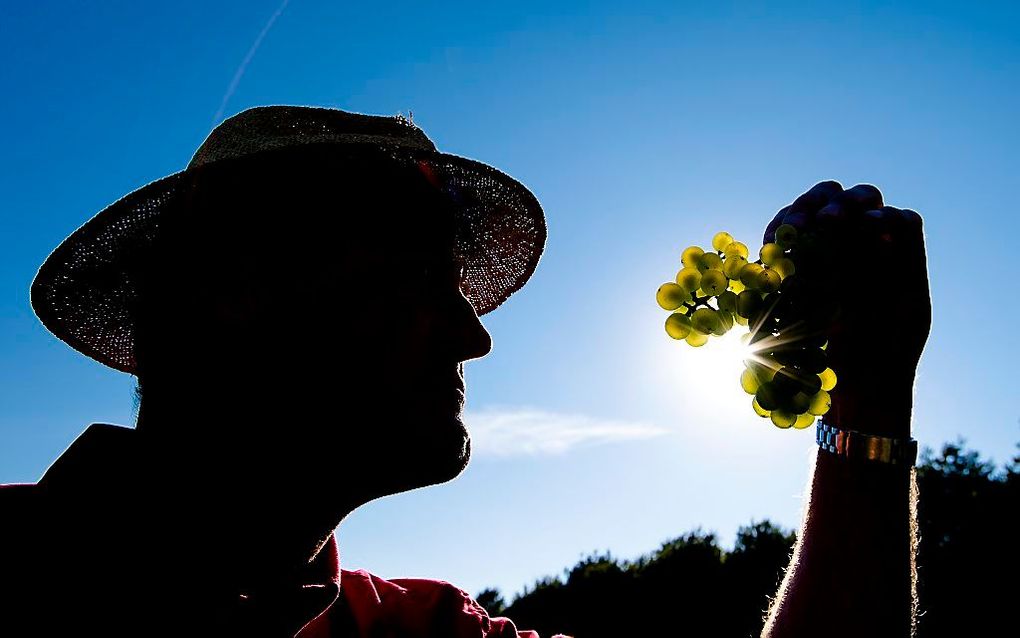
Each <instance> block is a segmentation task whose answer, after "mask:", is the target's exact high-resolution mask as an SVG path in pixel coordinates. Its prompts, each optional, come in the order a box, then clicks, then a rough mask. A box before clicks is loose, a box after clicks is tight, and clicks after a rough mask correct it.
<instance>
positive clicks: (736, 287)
mask: <svg viewBox="0 0 1020 638" xmlns="http://www.w3.org/2000/svg"><path fill="white" fill-rule="evenodd" d="M741 268H743V266H741ZM745 288H746V286H744V284H743V282H741V281H740V279H739V278H738V279H734V280H732V281H730V290H732V291H733V292H734V293H736V294H738V295H739V294H740V293H742V292H744V290H745Z"/></svg>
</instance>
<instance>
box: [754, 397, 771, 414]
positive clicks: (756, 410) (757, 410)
mask: <svg viewBox="0 0 1020 638" xmlns="http://www.w3.org/2000/svg"><path fill="white" fill-rule="evenodd" d="M751 409H752V410H754V413H755V414H757V415H758V416H760V417H762V418H766V419H767V418H768V416H769V411H768V410H766V409H765V408H763V407H761V406H760V405H758V399H751Z"/></svg>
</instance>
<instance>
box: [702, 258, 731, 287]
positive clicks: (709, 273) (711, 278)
mask: <svg viewBox="0 0 1020 638" xmlns="http://www.w3.org/2000/svg"><path fill="white" fill-rule="evenodd" d="M709 254H712V253H709ZM727 284H729V280H727V279H726V275H724V274H722V273H721V272H719V271H718V270H706V271H705V272H704V273H702V274H701V287H702V288H703V289H704V290H705V292H707V293H708V294H709V295H711V296H713V297H714V296H715V295H721V294H722V293H724V292H726V286H727Z"/></svg>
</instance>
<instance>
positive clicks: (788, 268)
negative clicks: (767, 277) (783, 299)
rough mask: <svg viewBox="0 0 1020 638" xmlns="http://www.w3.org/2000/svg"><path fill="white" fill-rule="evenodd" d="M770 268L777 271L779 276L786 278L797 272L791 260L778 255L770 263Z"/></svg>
mask: <svg viewBox="0 0 1020 638" xmlns="http://www.w3.org/2000/svg"><path fill="white" fill-rule="evenodd" d="M772 270H774V271H776V272H777V273H779V276H780V277H782V278H783V279H786V278H787V277H789V276H790V275H792V274H793V273H795V272H797V268H796V266H794V265H793V260H792V259H790V258H789V257H780V258H779V259H777V260H776V261H775V262H773V264H772Z"/></svg>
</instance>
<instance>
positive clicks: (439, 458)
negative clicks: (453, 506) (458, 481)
mask: <svg viewBox="0 0 1020 638" xmlns="http://www.w3.org/2000/svg"><path fill="white" fill-rule="evenodd" d="M422 425H423V426H424V427H423V428H422V429H421V430H420V432H421V433H422V434H423V435H424V436H422V437H414V440H415V443H416V444H415V445H414V446H413V449H410V450H409V455H408V456H409V460H411V461H412V462H411V463H410V466H412V467H416V468H417V469H418V472H417V473H418V475H419V476H418V478H419V479H420V480H421V481H422V483H421V485H420V486H425V485H435V484H437V483H445V482H447V481H451V480H453V479H455V478H457V477H458V476H459V475H460V474H461V473H462V472H463V471H464V469H465V468H467V465H468V461H469V460H470V459H471V437H470V436H469V435H468V431H467V428H466V427H464V422H463V421H462V420H461V418H460V416H456V417H452V418H451V417H446V418H442V419H436V420H434V421H433V422H431V423H429V424H428V425H425V424H422ZM409 478H410V477H409Z"/></svg>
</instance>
